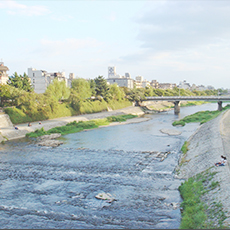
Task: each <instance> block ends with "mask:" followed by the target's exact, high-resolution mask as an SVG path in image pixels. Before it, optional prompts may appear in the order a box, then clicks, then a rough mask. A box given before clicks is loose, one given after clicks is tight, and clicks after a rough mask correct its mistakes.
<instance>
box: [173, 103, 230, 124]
mask: <svg viewBox="0 0 230 230" xmlns="http://www.w3.org/2000/svg"><path fill="white" fill-rule="evenodd" d="M227 109H230V105H229V104H228V105H226V106H225V107H224V108H223V110H222V111H219V110H215V111H209V110H207V111H200V112H197V113H194V114H191V115H189V116H186V117H184V118H183V119H180V120H179V121H174V122H173V123H172V125H173V126H176V125H182V126H185V124H186V123H191V122H199V123H200V124H203V123H205V122H207V121H209V120H211V119H214V118H215V117H217V116H218V115H220V113H221V112H223V111H224V110H227Z"/></svg>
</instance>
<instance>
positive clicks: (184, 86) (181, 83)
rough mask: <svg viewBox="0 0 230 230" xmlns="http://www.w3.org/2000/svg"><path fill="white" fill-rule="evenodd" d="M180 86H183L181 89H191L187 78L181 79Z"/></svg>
mask: <svg viewBox="0 0 230 230" xmlns="http://www.w3.org/2000/svg"><path fill="white" fill-rule="evenodd" d="M178 88H181V89H190V88H191V86H190V84H189V83H187V82H186V80H184V81H180V83H179V85H178Z"/></svg>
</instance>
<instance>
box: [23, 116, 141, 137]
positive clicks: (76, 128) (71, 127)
mask: <svg viewBox="0 0 230 230" xmlns="http://www.w3.org/2000/svg"><path fill="white" fill-rule="evenodd" d="M134 117H138V116H137V115H132V114H126V115H118V116H109V117H107V118H103V119H95V120H90V121H79V122H76V121H73V122H70V123H68V124H67V125H65V126H59V127H55V128H52V129H49V130H48V131H45V130H44V128H41V129H37V130H35V131H34V132H30V133H27V134H26V136H27V137H39V136H43V135H46V134H51V133H61V134H62V135H65V134H69V133H77V132H80V131H82V130H85V129H94V128H98V127H99V126H103V125H108V124H110V123H111V122H122V121H126V120H127V119H131V118H134Z"/></svg>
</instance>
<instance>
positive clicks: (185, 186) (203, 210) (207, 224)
mask: <svg viewBox="0 0 230 230" xmlns="http://www.w3.org/2000/svg"><path fill="white" fill-rule="evenodd" d="M216 173H217V172H212V173H211V172H210V169H208V170H206V171H204V172H202V173H199V174H197V175H196V176H194V177H191V178H189V179H188V180H187V181H185V182H184V183H182V184H181V186H180V187H179V191H180V194H181V196H182V198H183V202H182V203H181V208H182V220H181V224H180V229H221V228H225V227H224V225H223V222H224V220H225V219H226V218H227V217H226V215H225V213H224V212H223V209H222V207H223V205H222V204H221V203H216V202H213V203H212V204H211V205H207V204H206V203H205V202H204V201H202V198H203V197H204V196H205V194H206V193H208V192H209V191H211V190H214V189H216V188H218V187H219V182H217V181H213V177H214V175H215V174H216ZM214 223H218V224H214Z"/></svg>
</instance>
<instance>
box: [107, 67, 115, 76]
mask: <svg viewBox="0 0 230 230" xmlns="http://www.w3.org/2000/svg"><path fill="white" fill-rule="evenodd" d="M115 76H116V67H115V66H109V67H108V78H114V77H115Z"/></svg>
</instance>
